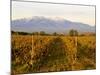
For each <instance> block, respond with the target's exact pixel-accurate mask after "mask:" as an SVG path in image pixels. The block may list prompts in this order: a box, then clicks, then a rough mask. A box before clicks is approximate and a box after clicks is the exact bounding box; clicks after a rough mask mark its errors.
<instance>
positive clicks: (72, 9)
mask: <svg viewBox="0 0 100 75" xmlns="http://www.w3.org/2000/svg"><path fill="white" fill-rule="evenodd" d="M33 16H44V17H49V18H52V19H58V18H59V19H66V20H70V21H73V22H81V23H85V24H89V25H91V26H95V7H94V6H82V5H81V6H80V5H67V4H66V5H63V4H47V3H34V2H18V1H17V2H16V1H12V20H15V19H21V18H32V17H33Z"/></svg>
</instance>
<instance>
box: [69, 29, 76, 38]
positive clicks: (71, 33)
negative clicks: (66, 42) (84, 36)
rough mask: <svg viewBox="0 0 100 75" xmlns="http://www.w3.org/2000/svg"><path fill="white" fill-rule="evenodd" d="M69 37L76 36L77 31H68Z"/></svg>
mask: <svg viewBox="0 0 100 75" xmlns="http://www.w3.org/2000/svg"><path fill="white" fill-rule="evenodd" d="M69 35H70V36H78V31H77V30H73V29H71V30H70V31H69Z"/></svg>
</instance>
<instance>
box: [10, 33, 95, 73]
mask: <svg viewBox="0 0 100 75" xmlns="http://www.w3.org/2000/svg"><path fill="white" fill-rule="evenodd" d="M95 39H96V38H95V36H78V37H74V36H73V37H71V36H38V35H33V36H32V35H12V40H11V44H12V45H11V46H12V49H11V50H12V56H11V57H12V67H11V68H12V74H13V75H15V74H22V73H30V72H31V73H37V72H54V71H73V70H90V69H95V68H96V59H95V58H96V40H95Z"/></svg>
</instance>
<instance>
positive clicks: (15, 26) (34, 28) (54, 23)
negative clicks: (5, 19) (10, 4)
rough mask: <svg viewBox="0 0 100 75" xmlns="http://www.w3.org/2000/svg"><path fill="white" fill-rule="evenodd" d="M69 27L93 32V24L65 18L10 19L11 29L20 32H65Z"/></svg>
mask: <svg viewBox="0 0 100 75" xmlns="http://www.w3.org/2000/svg"><path fill="white" fill-rule="evenodd" d="M70 29H75V30H77V31H79V32H95V26H90V25H88V24H83V23H79V22H72V21H69V20H65V19H51V18H46V17H38V16H35V17H32V18H24V19H18V20H12V22H11V30H13V31H22V32H38V31H45V32H47V33H53V32H58V33H66V32H68V31H69V30H70Z"/></svg>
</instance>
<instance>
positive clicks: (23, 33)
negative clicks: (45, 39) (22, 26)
mask: <svg viewBox="0 0 100 75" xmlns="http://www.w3.org/2000/svg"><path fill="white" fill-rule="evenodd" d="M11 33H12V34H15V35H42V36H44V35H45V36H65V35H68V36H86V35H93V36H95V33H91V34H87V33H86V34H83V33H82V34H79V32H78V31H77V30H74V29H71V30H69V32H68V33H66V34H61V33H57V32H54V33H52V34H50V33H46V32H45V31H40V32H32V33H28V32H18V31H11Z"/></svg>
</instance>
